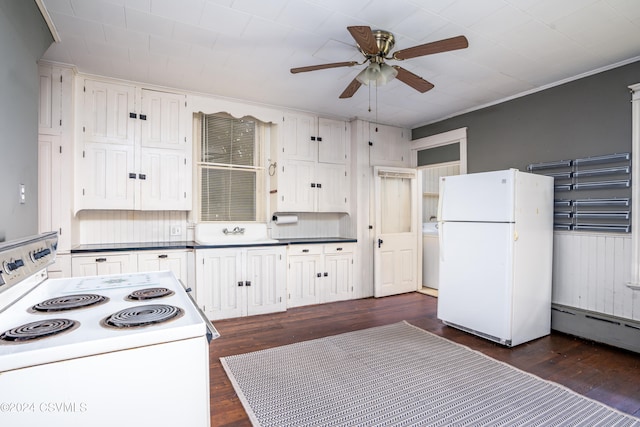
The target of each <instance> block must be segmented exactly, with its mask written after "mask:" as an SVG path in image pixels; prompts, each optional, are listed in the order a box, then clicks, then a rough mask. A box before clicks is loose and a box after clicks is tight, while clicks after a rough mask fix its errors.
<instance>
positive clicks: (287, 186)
mask: <svg viewBox="0 0 640 427" xmlns="http://www.w3.org/2000/svg"><path fill="white" fill-rule="evenodd" d="M315 167H316V166H315V163H313V162H289V163H286V164H284V165H283V166H282V167H281V169H280V177H279V178H278V183H279V188H278V193H279V196H278V210H279V211H283V212H313V211H315V204H316V199H317V197H318V194H317V191H316V183H315V180H314V176H315ZM312 185H313V187H312Z"/></svg>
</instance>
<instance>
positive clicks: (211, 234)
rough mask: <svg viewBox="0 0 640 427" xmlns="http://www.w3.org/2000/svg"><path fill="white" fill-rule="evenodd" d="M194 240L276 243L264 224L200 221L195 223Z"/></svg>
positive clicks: (198, 241) (242, 243)
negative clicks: (200, 222)
mask: <svg viewBox="0 0 640 427" xmlns="http://www.w3.org/2000/svg"><path fill="white" fill-rule="evenodd" d="M195 240H196V243H197V244H199V245H268V244H274V243H278V240H276V239H271V238H270V237H269V235H268V230H267V225H266V224H255V223H215V224H213V223H202V224H196V229H195Z"/></svg>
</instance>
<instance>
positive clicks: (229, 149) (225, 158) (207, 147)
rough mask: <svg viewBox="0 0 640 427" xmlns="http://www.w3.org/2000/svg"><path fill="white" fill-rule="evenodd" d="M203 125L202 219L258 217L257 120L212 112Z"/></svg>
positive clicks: (201, 165) (201, 166)
mask: <svg viewBox="0 0 640 427" xmlns="http://www.w3.org/2000/svg"><path fill="white" fill-rule="evenodd" d="M201 126H202V139H201V141H202V142H201V150H200V220H201V221H256V220H257V211H258V209H257V202H256V197H257V188H258V185H259V175H258V174H259V173H260V172H262V168H260V167H259V166H260V165H259V155H258V153H259V150H258V146H259V142H258V140H257V138H256V136H257V122H256V121H254V120H251V119H247V118H243V119H236V118H233V117H230V116H227V115H217V114H208V115H203V118H202V122H201Z"/></svg>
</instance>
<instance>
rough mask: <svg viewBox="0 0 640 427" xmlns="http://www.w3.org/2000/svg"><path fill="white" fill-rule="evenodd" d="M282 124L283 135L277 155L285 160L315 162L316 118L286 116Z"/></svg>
mask: <svg viewBox="0 0 640 427" xmlns="http://www.w3.org/2000/svg"><path fill="white" fill-rule="evenodd" d="M282 124H283V130H284V134H283V138H282V148H281V150H280V153H278V154H279V155H281V156H282V157H283V158H284V159H287V160H306V161H316V160H317V158H318V154H317V150H318V147H317V145H316V144H315V142H316V137H317V135H318V118H317V117H316V116H310V115H306V114H286V115H285V116H284V117H283V121H282Z"/></svg>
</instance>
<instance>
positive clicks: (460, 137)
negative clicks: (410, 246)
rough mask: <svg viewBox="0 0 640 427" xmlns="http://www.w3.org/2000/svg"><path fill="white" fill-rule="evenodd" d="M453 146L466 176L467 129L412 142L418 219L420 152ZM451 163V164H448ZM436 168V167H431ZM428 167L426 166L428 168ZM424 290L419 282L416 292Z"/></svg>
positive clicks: (419, 243) (419, 239)
mask: <svg viewBox="0 0 640 427" xmlns="http://www.w3.org/2000/svg"><path fill="white" fill-rule="evenodd" d="M451 144H460V160H459V164H460V175H464V174H466V173H467V128H466V127H462V128H458V129H454V130H450V131H447V132H442V133H439V134H436V135H430V136H425V137H423V138H418V139H415V140H413V141H411V147H410V151H411V154H410V157H411V167H412V168H415V169H416V170H417V172H418V177H419V179H418V182H417V184H418V200H417V201H416V203H417V208H418V218H420V221H422V192H423V190H422V173H421V172H420V169H423V167H422V166H421V167H418V151H421V150H425V149H429V148H435V147H442V146H444V145H451ZM448 163H449V162H448ZM429 166H436V165H429ZM426 167H428V166H424V168H426ZM422 256H423V254H422V233H418V259H419V260H422ZM418 277H419V278H422V262H421V261H420V262H418ZM421 288H422V280H421V279H420V280H418V288H417V289H416V290H420V289H421Z"/></svg>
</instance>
